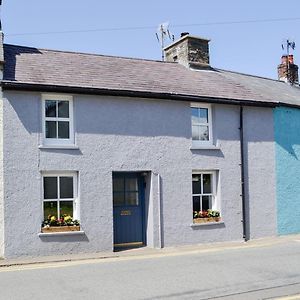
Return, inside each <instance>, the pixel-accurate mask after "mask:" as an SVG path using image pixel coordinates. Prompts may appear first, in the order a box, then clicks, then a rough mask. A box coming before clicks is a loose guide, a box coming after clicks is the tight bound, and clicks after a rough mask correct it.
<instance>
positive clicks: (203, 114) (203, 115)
mask: <svg viewBox="0 0 300 300" xmlns="http://www.w3.org/2000/svg"><path fill="white" fill-rule="evenodd" d="M199 114H200V118H199V120H200V123H208V109H207V108H199Z"/></svg>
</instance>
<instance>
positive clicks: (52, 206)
mask: <svg viewBox="0 0 300 300" xmlns="http://www.w3.org/2000/svg"><path fill="white" fill-rule="evenodd" d="M49 216H55V217H56V218H57V201H50V202H46V201H44V220H46V219H48V218H49Z"/></svg>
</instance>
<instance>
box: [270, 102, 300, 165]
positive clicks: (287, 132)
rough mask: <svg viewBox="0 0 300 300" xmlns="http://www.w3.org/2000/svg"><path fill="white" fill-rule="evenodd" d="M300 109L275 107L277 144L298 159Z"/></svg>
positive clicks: (299, 148) (299, 155)
mask: <svg viewBox="0 0 300 300" xmlns="http://www.w3.org/2000/svg"><path fill="white" fill-rule="evenodd" d="M299 120H300V109H297V108H288V107H278V108H276V109H274V124H275V126H274V130H275V141H276V144H277V145H279V146H280V147H281V148H283V149H284V150H286V151H287V152H288V153H289V154H290V155H291V156H293V157H294V158H295V159H296V160H299V157H300V135H299V132H300V122H299Z"/></svg>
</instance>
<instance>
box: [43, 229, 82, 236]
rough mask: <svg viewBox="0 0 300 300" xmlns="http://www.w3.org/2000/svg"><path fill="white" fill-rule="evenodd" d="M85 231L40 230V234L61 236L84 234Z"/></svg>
mask: <svg viewBox="0 0 300 300" xmlns="http://www.w3.org/2000/svg"><path fill="white" fill-rule="evenodd" d="M84 234H85V232H84V231H82V230H80V231H62V232H46V233H44V232H40V233H39V234H38V236H40V237H44V236H61V235H84Z"/></svg>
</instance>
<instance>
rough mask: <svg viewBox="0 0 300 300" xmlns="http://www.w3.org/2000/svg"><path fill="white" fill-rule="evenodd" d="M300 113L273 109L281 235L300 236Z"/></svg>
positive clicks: (278, 212) (298, 111)
mask: <svg viewBox="0 0 300 300" xmlns="http://www.w3.org/2000/svg"><path fill="white" fill-rule="evenodd" d="M299 120H300V110H299V109H296V108H288V107H279V108H276V109H274V124H275V139H276V175H277V218H278V228H277V230H278V233H279V234H282V235H283V234H291V233H299V232H300V180H299V178H300V161H299V159H300V122H299Z"/></svg>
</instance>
